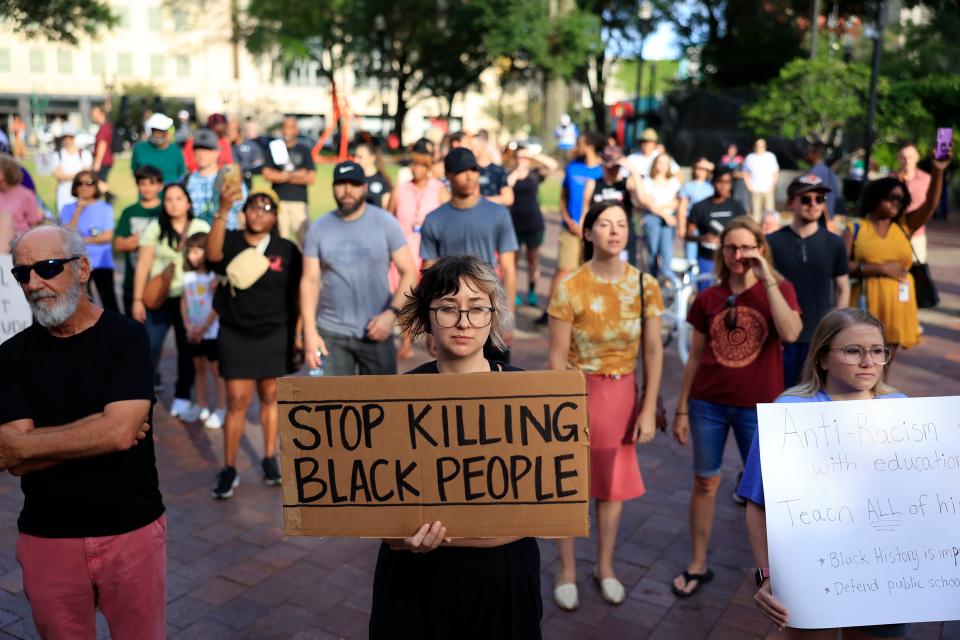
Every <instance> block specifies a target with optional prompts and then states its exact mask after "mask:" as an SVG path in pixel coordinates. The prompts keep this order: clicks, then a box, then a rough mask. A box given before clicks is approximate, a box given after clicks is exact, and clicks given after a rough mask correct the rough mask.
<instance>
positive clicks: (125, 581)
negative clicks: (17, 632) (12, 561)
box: [17, 515, 167, 640]
mask: <svg viewBox="0 0 960 640" xmlns="http://www.w3.org/2000/svg"><path fill="white" fill-rule="evenodd" d="M166 538H167V517H166V516H165V515H163V516H160V518H158V519H157V520H155V521H153V522H151V523H150V524H148V525H147V526H145V527H141V528H139V529H136V530H134V531H131V532H129V533H124V534H121V535H117V536H103V537H97V538H39V537H37V536H31V535H27V534H25V533H21V534H20V536H19V537H18V538H17V562H19V563H20V566H21V567H22V568H23V589H24V591H25V592H26V594H27V599H28V600H29V601H30V607H31V609H32V611H33V621H34V623H35V624H36V625H37V631H38V632H39V633H40V636H41V637H42V638H44V640H51V639H59V638H63V639H70V640H86V639H88V638H89V639H91V640H93V639H94V638H95V637H96V635H97V633H96V609H97V607H99V608H100V611H102V612H103V616H104V618H106V620H107V624H108V625H109V627H110V636H111V637H112V638H114V640H127V639H131V640H132V639H134V638H136V639H137V640H140V639H142V640H154V639H155V640H162V639H163V638H164V637H165V635H166V568H167V552H166Z"/></svg>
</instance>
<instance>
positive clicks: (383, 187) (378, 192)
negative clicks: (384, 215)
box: [364, 171, 392, 209]
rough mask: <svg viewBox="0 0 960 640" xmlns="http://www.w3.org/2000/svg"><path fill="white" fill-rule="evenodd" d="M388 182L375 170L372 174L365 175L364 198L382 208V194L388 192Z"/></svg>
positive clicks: (389, 189)
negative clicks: (365, 190) (365, 188)
mask: <svg viewBox="0 0 960 640" xmlns="http://www.w3.org/2000/svg"><path fill="white" fill-rule="evenodd" d="M390 191H392V189H391V188H390V183H389V182H387V179H386V178H384V177H383V174H382V173H380V172H379V171H377V172H376V173H375V174H373V175H372V176H367V195H366V196H365V197H364V200H366V201H367V202H369V203H370V204H372V205H373V206H375V207H380V208H381V209H383V208H384V206H383V196H385V195H387V194H388V193H390Z"/></svg>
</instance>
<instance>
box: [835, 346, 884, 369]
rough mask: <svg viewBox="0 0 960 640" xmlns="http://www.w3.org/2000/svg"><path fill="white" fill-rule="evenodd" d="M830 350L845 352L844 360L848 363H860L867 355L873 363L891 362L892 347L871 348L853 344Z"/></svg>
mask: <svg viewBox="0 0 960 640" xmlns="http://www.w3.org/2000/svg"><path fill="white" fill-rule="evenodd" d="M830 351H839V352H840V353H842V354H843V361H844V362H846V363H847V364H860V363H861V362H863V360H864V358H866V357H867V355H869V356H870V361H871V362H873V364H879V365H884V364H887V363H888V362H890V347H870V348H869V349H867V348H865V347H861V346H860V345H856V344H852V345H847V346H846V347H840V348H834V349H830Z"/></svg>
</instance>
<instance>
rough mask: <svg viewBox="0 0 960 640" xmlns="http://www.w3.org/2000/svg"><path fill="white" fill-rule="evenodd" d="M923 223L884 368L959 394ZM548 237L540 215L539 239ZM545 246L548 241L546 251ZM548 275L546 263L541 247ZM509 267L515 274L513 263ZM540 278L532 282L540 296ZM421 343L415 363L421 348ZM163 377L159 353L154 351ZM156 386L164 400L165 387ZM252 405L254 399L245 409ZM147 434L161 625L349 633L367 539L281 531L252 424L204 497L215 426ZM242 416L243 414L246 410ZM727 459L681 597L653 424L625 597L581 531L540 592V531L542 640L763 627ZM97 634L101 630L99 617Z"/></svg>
mask: <svg viewBox="0 0 960 640" xmlns="http://www.w3.org/2000/svg"><path fill="white" fill-rule="evenodd" d="M929 230H930V243H931V251H930V260H931V263H932V264H933V265H934V268H933V272H934V276H935V278H936V279H937V281H938V284H939V286H940V291H941V295H942V298H943V303H942V306H941V307H940V308H939V309H936V310H925V311H922V312H921V321H922V323H923V325H924V329H925V340H924V343H923V344H922V345H921V346H919V347H917V348H915V349H912V350H910V351H908V352H906V353H904V354H902V355H901V356H900V357H899V358H898V360H897V362H896V365H895V367H894V369H893V375H892V382H893V384H895V385H896V386H898V387H900V388H901V389H903V390H904V391H905V392H907V393H908V394H911V395H946V394H957V393H960V349H958V348H957V346H956V345H957V340H958V338H960V315H958V310H960V284H958V283H960V260H957V255H958V251H960V228H958V226H957V225H956V224H952V225H950V226H948V225H945V224H943V223H939V224H933V225H931V226H930V227H929ZM555 236H556V221H555V218H553V219H552V221H551V225H550V230H549V239H548V242H547V244H546V245H545V246H554V244H553V243H552V242H551V240H552V239H553V238H555ZM546 253H548V254H549V253H550V251H547V252H546ZM545 266H546V267H547V269H546V271H547V273H548V274H549V270H550V267H552V262H551V261H550V260H549V259H548V260H547V265H545ZM519 280H520V282H524V281H525V279H524V278H523V277H521V278H519ZM546 286H547V285H546V280H544V281H543V282H541V283H540V290H541V297H542V298H543V297H545V295H546ZM535 315H536V312H535V311H534V310H532V309H523V310H521V318H520V322H519V331H518V334H517V340H516V342H515V362H516V363H518V364H519V365H520V366H523V367H525V368H528V369H538V368H543V367H544V366H545V363H546V338H545V332H543V331H542V330H537V329H536V328H535V327H534V325H533V324H532V320H533V318H534V317H535ZM422 359H423V356H422V355H420V356H419V358H418V359H417V360H412V361H411V363H410V364H411V366H412V365H413V364H414V363H415V362H419V361H422ZM665 364H666V366H665V379H664V395H665V399H666V402H667V406H668V407H670V408H672V407H673V404H674V402H675V398H676V394H677V390H678V387H679V377H680V365H679V360H678V359H677V356H676V353H675V351H674V350H673V349H670V350H668V352H667V354H666V363H665ZM164 374H165V378H166V379H167V380H172V379H173V375H174V374H173V369H172V367H171V362H170V359H169V358H167V360H166V361H165V363H164ZM168 396H169V392H168V393H166V394H164V395H163V400H164V401H165V402H166V403H168V402H169V397H168ZM250 415H251V417H254V416H255V414H254V413H253V412H251V414H250ZM156 417H157V427H156V433H155V436H156V438H157V445H158V457H159V467H160V477H161V488H162V490H163V493H164V499H165V502H166V504H167V508H168V512H167V513H168V517H169V545H168V583H167V590H168V602H169V606H168V615H167V621H168V631H169V636H170V637H171V638H177V639H183V640H186V639H191V638H202V639H204V640H212V639H216V638H231V639H232V638H256V639H258V640H269V639H273V638H276V639H281V638H293V639H296V640H326V639H333V638H364V637H366V632H367V618H368V616H369V611H370V590H371V582H372V576H373V569H374V564H375V561H376V560H375V558H376V546H377V543H376V542H374V541H370V540H359V539H349V538H327V539H314V538H285V537H284V536H283V535H282V533H281V529H280V503H281V495H280V491H279V490H277V489H276V488H270V487H266V486H264V485H263V484H262V483H261V481H260V475H259V460H260V453H259V452H260V451H261V450H262V438H261V436H260V430H259V427H258V426H255V425H254V424H252V423H251V424H248V427H247V433H246V437H245V439H244V442H243V447H242V453H241V458H240V463H239V467H240V476H241V482H242V483H241V485H240V487H239V488H238V490H237V494H236V497H235V498H234V499H232V500H228V501H226V502H215V501H214V500H212V499H211V498H210V488H211V486H212V483H213V477H214V473H215V471H216V469H217V468H218V466H219V460H220V455H221V451H222V436H221V435H220V433H218V432H212V431H207V430H204V429H203V428H201V427H199V426H190V427H184V426H182V425H181V424H180V423H179V422H177V421H174V420H171V419H170V418H169V416H168V415H167V413H166V410H165V409H163V408H159V409H158V410H157V414H156ZM254 419H255V418H254ZM728 446H729V449H728V451H727V460H728V463H727V465H726V466H725V468H724V480H723V484H722V486H721V490H720V498H719V501H718V504H717V512H716V521H715V525H714V533H713V539H712V546H711V565H712V567H713V569H714V571H715V572H716V578H715V580H714V581H713V582H712V583H711V584H709V585H706V586H705V587H704V588H703V589H702V591H701V592H700V593H699V594H698V595H697V596H696V597H694V598H692V599H690V600H683V601H680V600H677V599H675V598H674V597H673V596H672V595H671V594H670V592H669V581H670V580H671V579H672V578H673V577H674V575H675V574H676V573H677V572H678V570H679V569H681V568H682V567H683V566H684V564H685V562H686V560H687V554H688V551H687V546H688V543H687V540H688V533H687V516H686V514H687V500H688V495H689V485H690V452H689V451H687V450H685V449H682V448H680V447H679V446H677V445H675V444H673V443H672V442H671V441H670V440H669V439H668V438H666V437H662V436H661V437H659V438H658V439H657V440H656V441H654V443H652V444H650V445H648V446H644V447H643V448H642V449H641V451H640V464H641V468H642V469H643V473H644V478H645V480H646V484H647V487H648V491H647V494H646V495H645V496H643V497H642V498H640V499H638V500H635V501H632V502H630V503H628V504H627V505H626V506H625V509H624V513H623V522H622V524H621V530H620V543H619V545H618V550H617V569H618V572H619V577H620V579H621V580H622V581H623V583H624V585H625V586H626V588H627V591H628V594H629V597H628V598H627V601H626V602H625V603H624V604H623V605H622V606H620V607H616V608H614V607H609V606H607V605H606V604H604V603H603V602H602V601H601V599H600V596H599V593H598V591H597V589H596V587H595V586H594V584H593V583H592V580H591V579H590V578H589V576H590V575H591V572H592V569H593V565H592V559H593V558H594V541H593V539H587V540H579V541H578V542H577V545H576V555H577V560H578V573H579V586H580V594H581V601H582V604H581V607H580V609H579V610H578V611H576V612H574V613H566V612H562V611H559V610H558V609H557V608H556V607H555V605H554V604H553V600H552V595H551V591H552V584H553V577H554V574H555V571H556V566H557V560H556V551H555V549H554V545H553V544H551V543H549V542H547V543H542V544H541V554H542V562H543V572H542V576H543V596H544V620H543V632H544V637H545V638H548V639H551V640H553V639H557V640H560V639H564V638H575V639H586V638H610V637H619V638H649V639H651V640H653V639H660V638H669V639H671V640H674V639H681V640H686V639H698V638H708V639H710V640H723V639H728V638H729V639H734V638H777V637H780V636H779V634H777V633H775V632H774V630H773V629H772V628H771V627H770V626H769V625H768V624H767V623H766V621H765V619H764V618H763V617H761V616H760V615H759V614H758V613H757V611H756V609H755V608H754V606H753V603H752V600H751V597H752V594H753V577H752V574H750V572H749V569H750V567H752V566H753V560H752V556H751V553H750V548H749V544H748V542H747V536H746V531H745V527H744V522H743V510H742V508H741V507H738V506H736V505H734V504H733V502H732V501H731V500H730V499H729V497H728V496H729V495H730V493H731V492H732V491H733V488H734V486H733V482H734V479H735V476H736V472H737V470H738V462H736V457H737V456H736V453H735V450H734V447H733V445H732V443H728ZM21 501H22V499H21V494H20V490H19V486H18V484H17V482H16V481H15V480H14V479H13V478H11V477H10V476H8V475H6V474H3V475H2V476H0V523H2V525H0V640H3V639H6V638H23V639H27V638H35V637H37V636H36V632H35V630H34V628H33V624H32V621H31V620H30V614H29V606H28V604H27V601H26V598H25V597H24V594H23V589H22V579H21V575H20V570H19V567H18V566H17V564H16V561H15V560H14V557H13V551H14V542H15V539H16V517H17V514H18V512H19V509H20V505H21ZM98 637H103V638H106V637H109V634H108V633H107V631H106V627H105V625H104V624H103V620H102V619H101V620H100V625H99V628H98ZM909 637H910V638H914V639H918V640H919V639H934V638H942V639H944V640H957V639H960V623H957V622H953V623H946V624H916V625H913V626H912V628H911V631H910V635H909Z"/></svg>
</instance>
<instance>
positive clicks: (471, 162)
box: [443, 147, 478, 173]
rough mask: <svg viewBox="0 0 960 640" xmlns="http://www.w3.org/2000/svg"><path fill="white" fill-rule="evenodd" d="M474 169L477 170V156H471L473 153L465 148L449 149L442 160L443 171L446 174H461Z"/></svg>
mask: <svg viewBox="0 0 960 640" xmlns="http://www.w3.org/2000/svg"><path fill="white" fill-rule="evenodd" d="M476 168H478V165H477V156H475V155H473V151H470V149H467V148H466V147H457V148H456V149H451V150H450V153H448V154H447V157H446V158H444V159H443V170H444V172H446V173H462V172H464V171H468V170H470V169H476Z"/></svg>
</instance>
